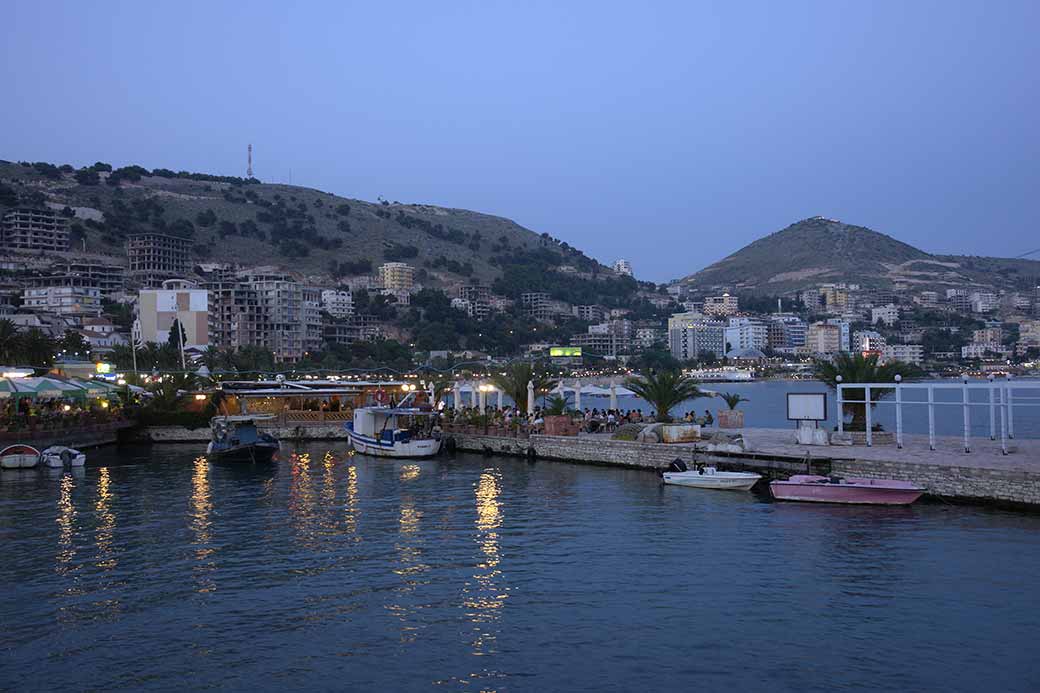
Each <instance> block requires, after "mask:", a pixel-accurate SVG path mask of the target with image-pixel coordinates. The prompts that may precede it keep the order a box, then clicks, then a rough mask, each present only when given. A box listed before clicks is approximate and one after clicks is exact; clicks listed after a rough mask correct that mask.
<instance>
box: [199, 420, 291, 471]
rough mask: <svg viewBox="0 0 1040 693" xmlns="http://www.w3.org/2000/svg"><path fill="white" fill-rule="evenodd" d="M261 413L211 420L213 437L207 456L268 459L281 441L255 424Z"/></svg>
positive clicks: (264, 460)
mask: <svg viewBox="0 0 1040 693" xmlns="http://www.w3.org/2000/svg"><path fill="white" fill-rule="evenodd" d="M264 418H271V417H260V416H216V417H214V418H213V420H211V421H210V424H209V425H210V428H211V429H212V430H213V440H211V441H210V442H209V445H208V446H207V447H206V455H208V456H209V457H211V458H212V459H214V460H217V461H221V462H270V461H271V460H272V459H273V458H274V454H275V453H276V452H278V450H279V448H280V447H281V444H280V443H279V442H278V439H277V438H275V437H274V436H273V435H271V434H270V433H264V432H263V431H261V430H259V429H258V428H257V426H256V420H257V419H264Z"/></svg>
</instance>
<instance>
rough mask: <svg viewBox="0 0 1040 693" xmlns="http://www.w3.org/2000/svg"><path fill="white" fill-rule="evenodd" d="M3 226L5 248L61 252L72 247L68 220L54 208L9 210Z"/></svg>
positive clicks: (5, 214) (0, 223) (4, 217)
mask: <svg viewBox="0 0 1040 693" xmlns="http://www.w3.org/2000/svg"><path fill="white" fill-rule="evenodd" d="M0 230H2V232H3V233H2V242H3V247H5V248H19V249H23V250H51V251H60V252H63V251H67V250H68V249H69V221H68V219H66V218H65V217H63V216H61V215H60V214H58V213H57V212H55V211H54V210H50V209H29V208H24V207H20V208H18V209H12V210H9V211H7V212H5V213H4V216H3V220H2V222H0Z"/></svg>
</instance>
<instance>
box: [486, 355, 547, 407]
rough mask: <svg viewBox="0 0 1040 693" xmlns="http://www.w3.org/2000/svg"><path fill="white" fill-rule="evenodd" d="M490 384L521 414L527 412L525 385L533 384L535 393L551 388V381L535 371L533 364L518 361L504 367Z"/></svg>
mask: <svg viewBox="0 0 1040 693" xmlns="http://www.w3.org/2000/svg"><path fill="white" fill-rule="evenodd" d="M491 382H493V383H494V384H495V386H496V387H498V388H499V389H501V390H502V391H503V392H505V393H506V394H507V395H509V397H510V399H512V400H513V402H515V403H516V406H517V407H518V408H519V409H520V411H522V412H526V411H527V384H528V383H529V382H533V383H534V389H535V392H538V391H539V390H541V389H544V388H548V387H552V385H553V381H552V380H551V379H550V378H549V377H548V376H547V375H546V374H545V373H542V372H539V371H536V370H535V367H534V364H533V363H527V362H524V361H518V362H516V363H511V364H510V365H509V366H507V367H506V370H505V372H504V373H500V374H498V375H494V376H492V378H491Z"/></svg>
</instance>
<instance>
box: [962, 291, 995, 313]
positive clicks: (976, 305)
mask: <svg viewBox="0 0 1040 693" xmlns="http://www.w3.org/2000/svg"><path fill="white" fill-rule="evenodd" d="M968 302H969V304H970V305H971V312H973V313H990V312H992V311H994V310H996V309H997V306H998V305H999V302H998V300H997V295H996V294H995V293H993V292H991V291H973V292H972V293H971V295H970V296H968Z"/></svg>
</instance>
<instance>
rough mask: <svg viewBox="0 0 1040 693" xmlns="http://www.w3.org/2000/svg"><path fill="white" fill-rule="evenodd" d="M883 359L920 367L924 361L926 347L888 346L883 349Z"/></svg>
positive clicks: (916, 345) (908, 345) (915, 345)
mask: <svg viewBox="0 0 1040 693" xmlns="http://www.w3.org/2000/svg"><path fill="white" fill-rule="evenodd" d="M881 358H882V359H883V360H885V361H902V362H904V363H913V364H917V365H920V364H921V362H922V361H923V360H924V347H923V346H921V345H920V344H886V345H885V346H884V348H883V349H881Z"/></svg>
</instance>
